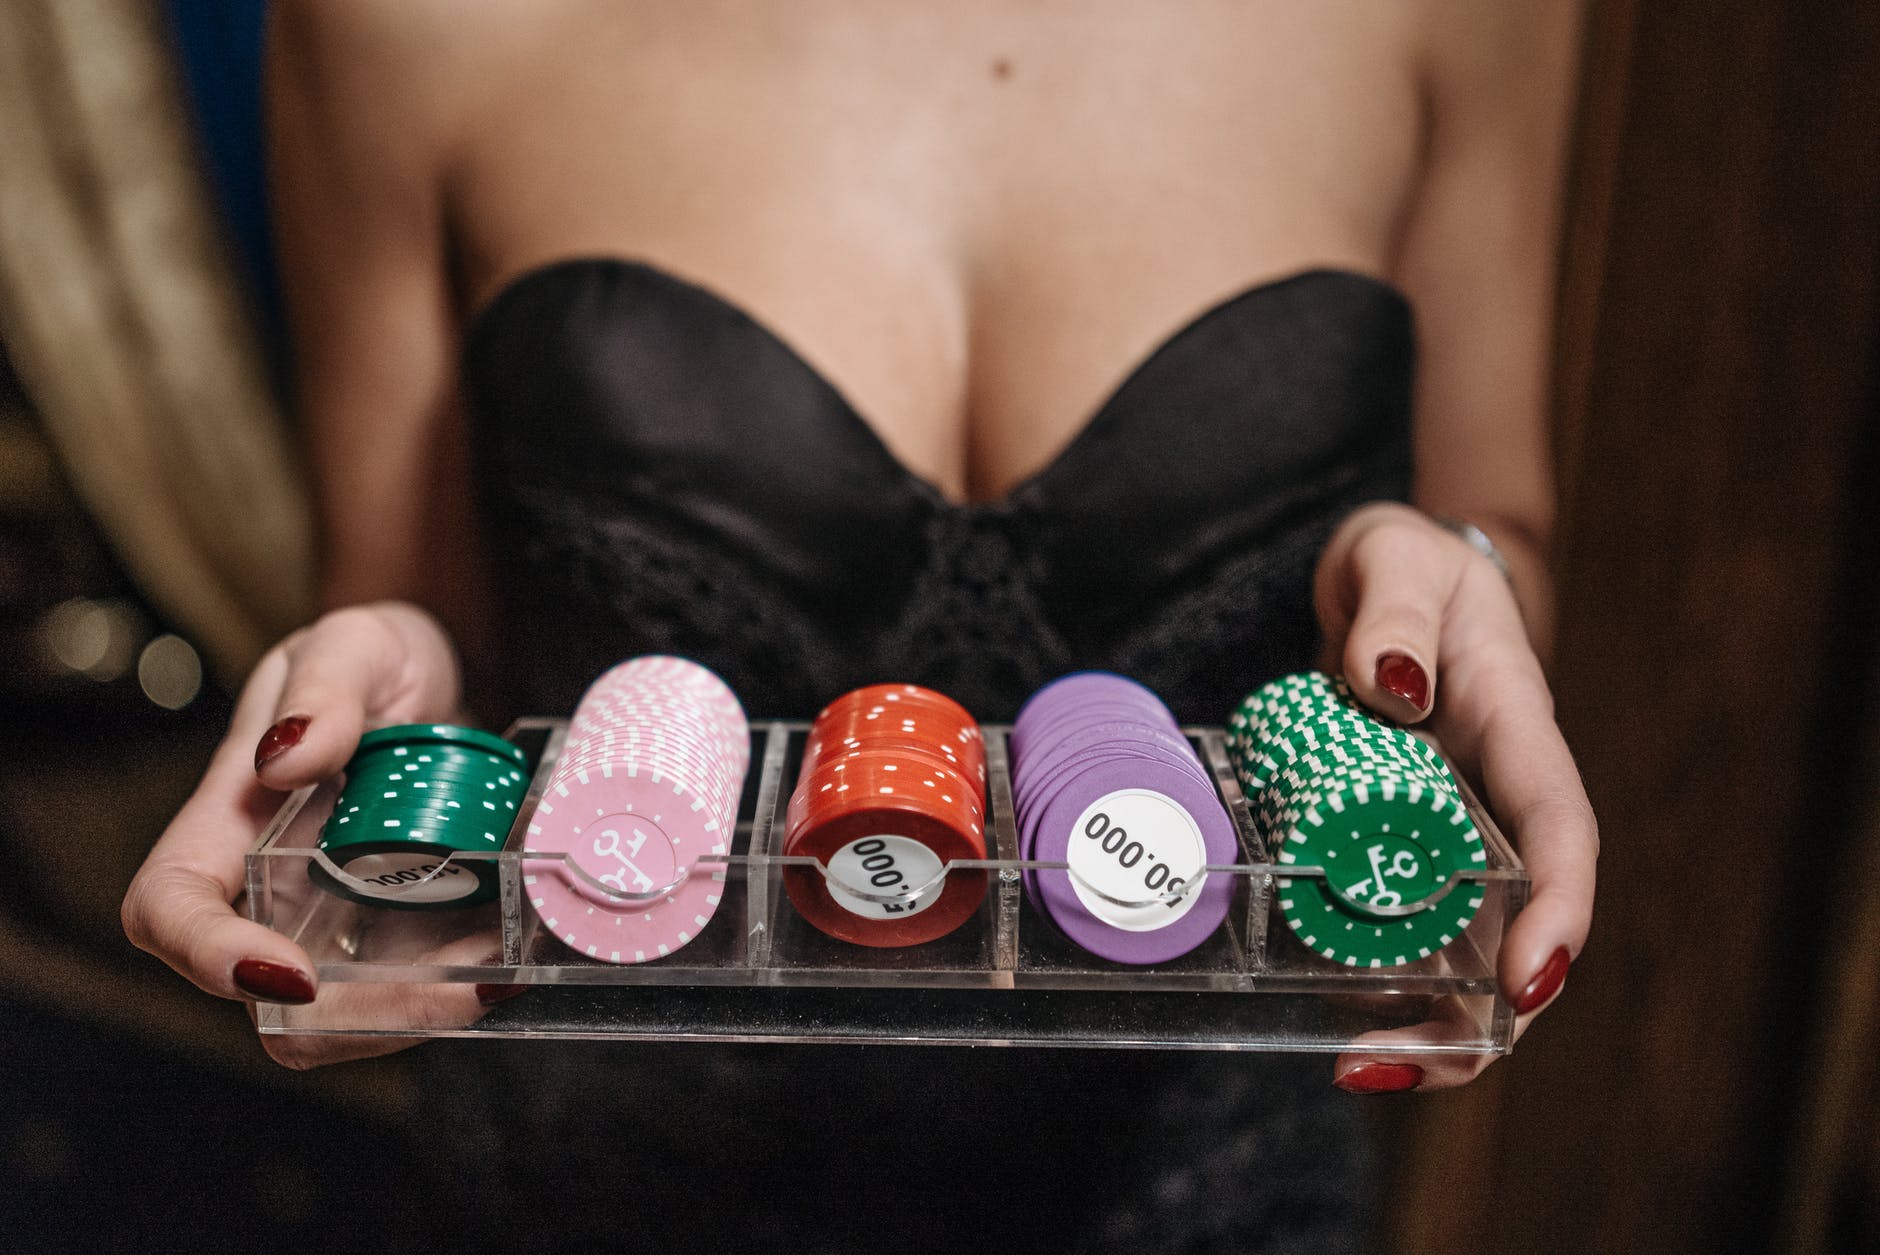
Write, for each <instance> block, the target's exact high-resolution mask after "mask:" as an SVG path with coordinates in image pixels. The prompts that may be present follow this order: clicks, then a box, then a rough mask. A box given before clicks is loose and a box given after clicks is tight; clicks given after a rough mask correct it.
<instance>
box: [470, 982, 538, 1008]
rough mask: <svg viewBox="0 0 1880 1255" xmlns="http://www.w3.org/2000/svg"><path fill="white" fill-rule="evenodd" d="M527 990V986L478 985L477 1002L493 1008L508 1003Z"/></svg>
mask: <svg viewBox="0 0 1880 1255" xmlns="http://www.w3.org/2000/svg"><path fill="white" fill-rule="evenodd" d="M527 988H528V986H527V985H478V986H477V1001H478V1002H480V1003H482V1004H483V1005H484V1006H486V1007H493V1006H495V1005H496V1004H497V1003H499V1002H507V1001H508V1000H509V999H511V998H513V997H515V996H516V995H517V994H519V993H521V992H522V991H523V990H525V989H527Z"/></svg>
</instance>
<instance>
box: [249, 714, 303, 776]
mask: <svg viewBox="0 0 1880 1255" xmlns="http://www.w3.org/2000/svg"><path fill="white" fill-rule="evenodd" d="M306 734H307V718H306V716H305V715H289V716H288V717H287V718H285V719H283V720H281V721H280V722H279V723H277V724H275V725H274V726H273V727H272V728H269V729H268V730H267V731H266V732H264V733H262V734H261V743H260V744H259V745H256V746H255V770H256V771H260V770H261V767H262V765H263V764H264V763H266V762H268V761H269V760H270V759H273V758H278V757H280V755H282V754H284V753H286V752H287V751H288V750H290V749H293V748H294V747H295V746H296V745H299V744H300V738H301V737H303V736H305V735H306Z"/></svg>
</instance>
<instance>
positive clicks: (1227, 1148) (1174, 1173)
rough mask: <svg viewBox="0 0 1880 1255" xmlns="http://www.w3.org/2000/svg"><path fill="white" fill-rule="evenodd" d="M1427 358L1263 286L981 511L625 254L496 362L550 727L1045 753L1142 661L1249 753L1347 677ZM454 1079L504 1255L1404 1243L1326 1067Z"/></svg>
mask: <svg viewBox="0 0 1880 1255" xmlns="http://www.w3.org/2000/svg"><path fill="white" fill-rule="evenodd" d="M1413 358H1414V340H1413V330H1412V324H1411V316H1410V310H1409V307H1408V305H1407V303H1406V302H1405V301H1404V299H1403V298H1402V296H1401V295H1400V294H1399V293H1398V292H1397V291H1396V290H1395V289H1394V288H1392V287H1391V286H1390V285H1388V284H1387V283H1384V282H1382V281H1380V280H1377V279H1373V278H1369V277H1367V276H1364V275H1360V274H1355V273H1350V272H1345V271H1336V270H1312V271H1307V272H1304V273H1301V274H1298V275H1295V276H1292V277H1289V278H1286V279H1281V280H1278V281H1276V282H1271V283H1266V284H1262V285H1260V286H1258V287H1255V288H1252V289H1250V290H1248V291H1246V292H1243V293H1242V294H1240V295H1238V296H1235V297H1233V298H1231V299H1229V300H1227V301H1225V302H1223V303H1221V304H1220V305H1217V306H1215V307H1213V308H1212V309H1210V310H1208V311H1207V312H1206V313H1204V314H1202V315H1201V316H1200V317H1199V318H1197V319H1195V320H1194V321H1193V322H1191V323H1189V324H1188V325H1187V326H1185V327H1183V328H1182V329H1181V330H1180V331H1178V332H1177V333H1176V334H1174V335H1173V336H1171V337H1170V338H1169V339H1168V340H1167V341H1166V342H1165V343H1163V344H1162V345H1161V346H1160V347H1159V348H1158V349H1157V350H1156V351H1155V352H1154V353H1153V354H1152V355H1150V356H1149V357H1148V358H1147V359H1146V360H1145V361H1144V362H1143V363H1142V364H1141V365H1140V366H1138V367H1137V368H1136V369H1135V371H1134V372H1133V373H1132V374H1130V376H1129V377H1128V378H1127V379H1126V380H1125V381H1124V382H1123V384H1122V385H1121V386H1120V387H1118V388H1117V390H1116V391H1115V392H1114V393H1113V394H1112V395H1111V396H1110V398H1109V399H1108V400H1107V401H1106V402H1105V403H1104V404H1103V406H1102V407H1101V408H1100V409H1099V410H1098V411H1097V413H1096V414H1095V416H1094V417H1092V418H1091V419H1090V421H1089V423H1088V425H1087V426H1086V427H1085V428H1084V429H1083V430H1082V431H1081V432H1080V433H1079V434H1078V435H1077V436H1076V438H1075V439H1074V440H1073V441H1072V442H1071V444H1070V445H1069V446H1068V447H1067V448H1066V449H1065V450H1064V451H1063V452H1062V453H1061V454H1060V455H1059V456H1058V457H1057V458H1056V459H1055V460H1054V461H1053V462H1052V463H1051V464H1050V465H1049V466H1048V467H1046V468H1045V469H1044V470H1043V471H1041V472H1039V473H1038V474H1037V475H1035V476H1033V477H1032V478H1030V479H1028V480H1026V481H1025V482H1023V483H1022V484H1020V485H1019V486H1018V487H1017V488H1015V489H1013V491H1012V492H1010V493H1009V494H1007V495H1006V496H1005V497H1004V498H1002V499H1000V500H998V501H996V502H991V503H987V504H975V505H958V504H955V503H952V502H949V501H948V500H947V499H945V498H944V497H943V496H942V495H941V494H940V492H939V491H938V490H937V489H936V488H934V486H933V485H931V484H929V483H927V482H926V481H924V480H922V479H920V478H919V477H918V476H915V475H914V474H912V473H911V472H909V471H908V470H907V468H906V467H905V466H904V465H903V464H901V463H900V462H899V461H898V460H897V459H896V458H895V457H894V456H893V455H892V454H891V453H890V452H889V451H888V449H887V448H886V446H885V445H883V444H882V442H881V441H880V439H879V438H878V437H877V436H876V435H875V434H874V432H873V430H872V429H871V428H870V427H869V426H868V424H867V423H866V422H865V421H863V419H862V418H861V416H860V415H858V414H857V413H856V411H855V410H854V408H853V407H852V406H851V405H849V403H848V402H847V401H846V400H845V399H844V398H843V397H842V395H841V394H840V393H839V392H837V391H836V390H835V389H834V388H833V387H831V386H830V384H829V383H828V381H827V380H825V379H824V378H823V377H822V376H821V375H819V374H818V373H817V372H816V371H815V370H814V369H813V368H811V367H810V366H809V365H808V364H807V363H806V362H805V361H804V360H803V359H802V358H801V357H800V356H798V355H797V354H796V353H795V352H793V351H792V350H791V349H790V347H789V346H788V345H787V344H785V343H784V342H783V341H781V340H780V339H779V338H778V337H777V336H776V335H775V334H774V333H772V332H771V331H769V330H767V329H766V328H765V327H764V326H763V325H762V324H760V323H758V322H756V321H754V320H753V319H752V318H750V317H749V316H748V315H746V314H745V313H743V312H742V311H741V310H739V309H737V308H736V307H735V306H732V305H730V304H729V303H727V302H726V301H724V300H723V299H721V298H720V297H718V296H715V295H714V294H712V293H710V292H709V291H707V290H705V289H703V288H700V287H697V286H695V285H692V284H689V283H686V282H684V281H681V280H679V279H677V278H674V277H672V276H670V275H668V274H665V273H663V272H661V271H659V270H656V269H653V268H651V267H649V266H646V265H642V264H639V263H635V262H629V261H623V260H615V259H605V258H584V259H576V260H571V261H566V262H559V263H555V264H552V265H549V266H546V267H543V268H540V269H537V270H533V271H530V272H528V273H526V274H525V275H523V276H522V277H521V278H519V279H517V280H516V281H514V282H513V283H512V284H510V285H509V286H508V287H507V288H505V289H504V290H503V291H502V292H501V293H500V294H499V295H498V296H497V298H496V299H495V300H494V301H493V302H492V303H491V304H490V305H489V306H487V307H486V308H485V309H483V310H482V311H481V312H480V313H479V314H478V315H477V316H476V318H475V319H474V320H473V322H472V324H471V326H470V328H469V331H468V334H467V337H466V340H465V345H464V362H463V365H464V378H465V386H466V390H467V396H468V400H469V403H470V409H471V413H472V417H473V431H474V446H475V450H476V458H477V474H478V489H479V492H480V495H481V500H482V505H483V510H484V516H483V517H484V519H485V523H486V526H487V528H488V532H489V536H488V539H489V542H490V545H491V551H492V554H493V556H494V560H495V563H496V570H497V574H498V580H499V587H500V589H501V591H502V593H503V596H504V598H505V601H506V605H505V606H504V612H505V623H506V625H507V628H508V629H509V631H511V632H512V633H513V638H512V640H511V641H510V649H509V658H510V659H511V660H512V661H511V666H512V673H511V675H510V677H509V678H510V679H511V680H512V681H513V682H514V684H515V685H516V687H517V690H518V691H517V694H516V700H517V701H518V702H519V703H520V706H519V708H520V709H524V710H528V711H534V712H545V713H556V712H565V711H567V710H569V709H571V708H572V706H573V704H574V702H575V700H576V699H577V698H578V697H579V695H580V693H581V691H582V689H583V688H584V687H585V686H586V684H587V683H588V682H589V681H590V680H592V679H593V678H594V677H595V676H596V675H598V674H599V673H600V672H601V671H603V670H605V669H606V668H607V667H608V666H610V665H612V664H613V663H615V662H617V661H619V660H620V659H621V658H624V657H627V656H630V655H633V654H638V653H647V652H672V653H679V654H684V655H687V656H689V657H692V658H696V659H698V660H699V661H701V662H703V663H705V664H706V665H708V666H710V667H712V668H713V669H714V670H716V671H718V672H719V673H720V674H721V675H723V676H724V677H725V678H726V680H727V681H729V682H730V684H731V685H732V686H733V688H735V689H736V690H737V692H738V694H739V695H740V697H741V698H742V699H743V701H744V704H745V707H746V709H747V710H749V711H750V712H751V714H752V715H753V716H754V717H759V718H763V717H807V716H808V715H810V714H813V713H814V712H815V711H816V710H818V709H820V708H821V707H822V705H823V704H825V703H826V702H827V701H828V700H829V699H830V698H831V697H833V696H835V695H836V694H838V693H840V692H842V691H844V690H846V689H848V688H852V687H855V686H857V685H860V684H864V683H869V682H874V681H879V680H911V681H915V682H919V683H923V684H928V685H932V686H934V687H937V688H939V689H942V690H943V691H945V692H947V693H949V694H951V695H952V696H953V697H955V698H956V699H958V700H959V701H961V702H962V703H963V704H965V705H966V706H967V707H968V708H969V709H972V710H973V711H974V712H975V713H976V714H977V715H979V717H980V718H982V719H985V720H987V721H998V720H1007V719H1010V718H1011V716H1012V715H1013V714H1014V713H1015V712H1016V710H1017V709H1018V706H1019V704H1020V703H1021V702H1022V701H1023V700H1024V699H1025V697H1026V696H1027V695H1028V694H1029V693H1030V692H1031V691H1032V690H1033V689H1034V688H1036V687H1037V686H1038V685H1040V684H1042V683H1044V682H1045V681H1047V680H1049V679H1051V678H1053V677H1054V676H1056V675H1059V674H1061V673H1063V672H1065V671H1069V670H1073V669H1077V668H1085V667H1102V668H1108V669H1112V670H1116V671H1120V672H1123V673H1126V674H1129V675H1132V676H1135V677H1137V678H1138V679H1140V680H1142V681H1143V682H1145V683H1146V684H1148V685H1149V686H1150V687H1152V688H1154V689H1155V690H1156V691H1157V692H1159V693H1160V694H1162V696H1163V698H1164V700H1166V701H1167V702H1168V704H1169V705H1170V707H1171V708H1172V709H1173V710H1174V711H1175V713H1176V714H1177V715H1178V716H1179V717H1180V718H1182V719H1183V720H1186V721H1192V722H1209V723H1218V722H1220V721H1221V720H1222V719H1223V718H1224V717H1225V716H1226V714H1227V712H1228V711H1229V710H1230V709H1231V708H1232V706H1233V704H1234V703H1235V702H1236V701H1238V700H1239V698H1240V697H1241V696H1243V695H1244V694H1245V693H1246V692H1247V691H1248V690H1249V689H1251V688H1253V687H1254V686H1255V685H1257V684H1259V683H1261V682H1263V681H1264V680H1266V679H1269V678H1271V677H1272V676H1274V675H1277V674H1280V673H1282V672H1285V671H1289V670H1296V669H1298V668H1301V667H1304V666H1309V665H1311V664H1312V662H1313V660H1314V657H1315V654H1316V652H1317V648H1318V644H1319V639H1318V632H1317V629H1316V626H1315V623H1314V616H1313V613H1312V605H1311V572H1312V566H1313V563H1314V562H1315V560H1316V558H1317V555H1318V553H1319V552H1320V550H1321V549H1322V547H1323V545H1324V543H1325V540H1326V538H1327V537H1328V535H1329V534H1330V532H1331V530H1332V528H1333V527H1335V526H1336V524H1337V522H1338V521H1339V520H1340V519H1341V518H1342V517H1343V516H1344V515H1345V514H1346V513H1348V512H1349V511H1350V510H1351V509H1352V508H1354V507H1355V506H1357V505H1359V504H1361V503H1363V502H1366V501H1371V500H1377V499H1382V498H1392V499H1399V500H1401V499H1404V498H1405V497H1406V496H1407V492H1408V488H1409V481H1410V399H1411V377H1412V364H1413ZM525 996H527V995H525ZM420 1057H421V1059H422V1060H423V1063H424V1068H425V1071H426V1073H427V1075H428V1076H429V1077H430V1078H431V1079H432V1080H433V1082H434V1084H433V1085H432V1086H431V1087H430V1088H431V1090H432V1092H433V1094H434V1095H435V1096H436V1099H437V1101H438V1103H439V1104H440V1108H439V1109H440V1112H441V1113H442V1114H444V1115H445V1116H446V1118H448V1119H450V1120H454V1121H455V1122H456V1126H457V1131H456V1133H454V1134H453V1135H452V1137H451V1138H450V1139H448V1140H450V1141H451V1142H452V1143H453V1145H454V1146H455V1148H456V1151H457V1152H459V1153H460V1154H461V1157H462V1159H463V1160H464V1161H465V1162H464V1165H463V1172H462V1173H461V1174H459V1177H460V1179H461V1180H463V1181H466V1182H475V1188H476V1191H477V1193H478V1197H479V1201H480V1203H481V1205H480V1206H478V1207H477V1209H476V1210H477V1212H478V1214H479V1216H480V1217H489V1216H490V1215H492V1213H500V1216H501V1217H502V1219H501V1220H499V1221H491V1222H487V1223H486V1222H485V1221H484V1220H482V1219H480V1220H479V1222H478V1225H477V1228H476V1230H475V1233H474V1235H473V1236H474V1237H475V1238H476V1239H477V1240H478V1241H480V1242H487V1243H488V1244H490V1245H502V1244H505V1243H506V1242H509V1241H511V1240H528V1239H539V1241H540V1242H542V1243H546V1242H549V1241H555V1242H563V1243H572V1244H573V1248H574V1249H599V1248H602V1247H609V1246H616V1245H629V1246H633V1247H634V1248H636V1249H646V1250H675V1251H690V1250H700V1251H705V1250H722V1249H731V1248H734V1247H735V1248H738V1249H760V1250H766V1249H779V1250H782V1249H788V1250H792V1251H801V1252H805V1253H808V1252H820V1251H849V1250H877V1249H879V1250H892V1251H925V1250H959V1249H963V1248H967V1247H969V1246H974V1245H976V1246H979V1247H980V1248H982V1249H990V1250H1006V1249H1013V1250H1017V1249H1025V1250H1028V1251H1030V1250H1036V1251H1059V1250H1066V1251H1068V1250H1093V1251H1124V1250H1129V1251H1143V1250H1153V1251H1203V1250H1208V1251H1212V1250H1234V1251H1244V1250H1274V1251H1291V1250H1300V1251H1305V1250H1311V1251H1319V1252H1323V1251H1335V1250H1345V1249H1355V1248H1356V1247H1357V1246H1358V1245H1359V1242H1360V1235H1361V1231H1362V1225H1363V1223H1364V1222H1365V1220H1366V1217H1367V1213H1368V1200H1369V1191H1368V1188H1367V1184H1366V1181H1365V1178H1366V1176H1367V1175H1368V1174H1367V1173H1366V1171H1365V1154H1364V1146H1363V1138H1362V1137H1361V1136H1360V1130H1359V1129H1358V1127H1357V1125H1358V1120H1357V1112H1356V1111H1355V1109H1354V1108H1353V1106H1352V1105H1351V1104H1352V1102H1353V1101H1354V1100H1350V1099H1347V1098H1345V1097H1344V1096H1343V1095H1339V1094H1338V1093H1337V1092H1336V1091H1335V1090H1333V1089H1332V1087H1331V1085H1330V1083H1329V1073H1328V1069H1327V1065H1326V1060H1324V1059H1322V1058H1299V1057H1285V1058H1276V1057H1261V1056H1244V1055H1211V1054H1210V1055H1183V1054H1162V1053H1154V1052H1133V1051H1033V1050H983V1051H975V1050H965V1049H958V1048H917V1047H909V1048H875V1049H863V1048H841V1047H833V1048H831V1047H807V1046H805V1047H789V1046H762V1047H759V1046H665V1045H600V1046H589V1045H559V1044H499V1043H486V1042H472V1043H454V1044H435V1045H433V1046H431V1047H428V1048H427V1049H426V1050H425V1051H422V1052H420ZM471 1160H475V1161H476V1164H471V1163H470V1162H469V1161H471ZM498 1162H499V1163H500V1165H501V1166H500V1169H499V1170H496V1171H493V1172H486V1171H482V1170H480V1168H488V1167H489V1166H490V1165H491V1164H493V1163H498ZM511 1224H513V1225H514V1228H513V1230H512V1229H511V1228H510V1225H511Z"/></svg>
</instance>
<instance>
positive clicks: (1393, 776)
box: [1227, 671, 1488, 968]
mask: <svg viewBox="0 0 1880 1255" xmlns="http://www.w3.org/2000/svg"><path fill="white" fill-rule="evenodd" d="M1227 732H1228V737H1227V741H1228V751H1229V754H1230V755H1231V756H1232V758H1233V761H1234V770H1235V773H1236V775H1237V776H1238V777H1239V779H1240V783H1241V787H1242V788H1243V789H1244V790H1245V792H1246V794H1247V800H1248V803H1249V805H1250V806H1251V808H1252V811H1253V815H1254V820H1255V823H1256V825H1257V827H1258V829H1259V831H1260V834H1261V836H1262V838H1264V840H1265V841H1266V843H1267V848H1268V849H1269V850H1270V851H1272V852H1273V854H1274V857H1275V858H1276V859H1277V861H1278V862H1279V863H1280V864H1281V865H1282V866H1291V865H1298V866H1306V867H1322V868H1323V869H1324V873H1325V874H1324V876H1323V877H1319V876H1316V875H1315V876H1280V877H1278V878H1277V880H1276V882H1275V884H1276V887H1277V889H1278V900H1279V907H1280V913H1281V915H1282V916H1283V917H1284V918H1285V920H1286V922H1287V924H1288V925H1289V926H1290V927H1291V928H1292V930H1293V932H1294V933H1295V934H1297V935H1298V937H1299V939H1300V941H1301V942H1303V943H1304V944H1305V945H1306V946H1307V947H1308V948H1310V949H1311V950H1312V951H1313V952H1314V953H1316V954H1319V955H1322V956H1323V957H1325V958H1327V959H1330V960H1331V961H1332V962H1334V963H1339V964H1342V965H1344V966H1346V967H1367V968H1369V967H1400V966H1403V965H1405V964H1408V963H1414V962H1416V961H1417V960H1419V959H1425V958H1428V957H1429V956H1430V955H1432V954H1435V953H1436V952H1437V951H1439V950H1441V949H1442V948H1443V947H1444V946H1446V945H1448V944H1449V943H1450V942H1452V941H1454V940H1455V939H1456V938H1457V937H1459V936H1461V935H1462V932H1463V930H1464V929H1465V928H1467V927H1468V925H1469V922H1470V921H1471V920H1472V919H1474V918H1475V913H1476V911H1477V910H1478V909H1480V907H1481V905H1482V887H1481V884H1480V882H1477V881H1470V880H1454V883H1453V884H1452V880H1453V878H1454V877H1456V876H1457V874H1458V873H1461V872H1466V871H1471V870H1479V869H1481V868H1483V867H1485V866H1486V865H1487V862H1488V858H1487V854H1486V852H1485V850H1484V848H1483V845H1482V837H1481V834H1480V833H1479V832H1478V831H1477V830H1476V828H1475V824H1474V823H1473V821H1471V820H1470V818H1469V814H1468V810H1467V808H1466V807H1465V806H1464V805H1463V801H1462V795H1461V789H1460V786H1458V785H1457V783H1456V780H1455V777H1454V775H1453V774H1452V773H1451V772H1450V769H1449V767H1448V765H1447V764H1446V763H1444V762H1443V760H1442V757H1441V756H1440V755H1438V754H1437V753H1436V751H1435V750H1433V749H1431V748H1430V747H1429V746H1428V745H1427V744H1425V743H1424V742H1423V741H1422V740H1420V739H1418V738H1417V737H1416V736H1414V735H1413V734H1411V733H1410V732H1408V731H1407V730H1405V729H1403V728H1400V727H1396V726H1394V725H1391V724H1388V723H1385V722H1383V721H1382V720H1380V719H1378V718H1377V717H1376V716H1375V715H1372V714H1371V713H1370V712H1369V711H1367V710H1365V709H1364V708H1363V707H1362V706H1360V705H1359V703H1358V701H1357V699H1356V697H1355V696H1353V694H1352V692H1351V688H1350V686H1349V685H1347V684H1346V683H1345V681H1344V679H1343V678H1342V677H1337V676H1329V675H1326V674H1324V673H1323V672H1318V671H1306V672H1300V673H1298V674H1296V675H1289V676H1284V677H1282V678H1280V679H1278V680H1274V681H1273V682H1272V683H1270V684H1267V685H1264V686H1262V687H1261V688H1260V689H1258V690H1256V691H1255V692H1253V693H1251V694H1249V695H1248V697H1247V698H1246V700H1245V701H1243V702H1242V703H1241V704H1240V706H1239V707H1238V708H1237V709H1236V710H1235V711H1234V713H1233V715H1232V716H1231V717H1230V718H1229V720H1228V729H1227Z"/></svg>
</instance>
